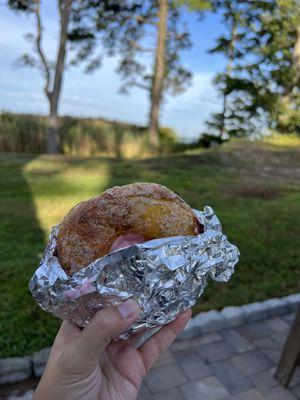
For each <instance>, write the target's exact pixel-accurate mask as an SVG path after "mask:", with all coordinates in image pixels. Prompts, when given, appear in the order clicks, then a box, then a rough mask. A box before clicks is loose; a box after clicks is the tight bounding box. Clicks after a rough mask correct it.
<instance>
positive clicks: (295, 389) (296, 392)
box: [291, 383, 300, 399]
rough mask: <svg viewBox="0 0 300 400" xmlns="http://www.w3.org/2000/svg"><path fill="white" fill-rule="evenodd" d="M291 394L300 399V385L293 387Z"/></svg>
mask: <svg viewBox="0 0 300 400" xmlns="http://www.w3.org/2000/svg"><path fill="white" fill-rule="evenodd" d="M291 392H292V393H294V395H295V396H296V397H297V399H300V383H299V385H296V386H293V387H291Z"/></svg>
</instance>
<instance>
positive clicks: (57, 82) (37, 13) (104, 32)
mask: <svg viewBox="0 0 300 400" xmlns="http://www.w3.org/2000/svg"><path fill="white" fill-rule="evenodd" d="M56 1H57V6H58V15H59V37H58V43H57V52H56V56H55V59H54V60H50V59H49V55H47V54H46V50H45V49H44V47H43V36H44V27H43V22H42V16H41V6H42V2H41V0H8V6H9V7H10V8H11V9H13V10H15V11H17V12H23V13H27V14H30V15H32V16H33V17H34V20H35V27H34V33H30V34H28V35H27V37H28V38H29V39H30V40H31V41H32V42H33V44H34V46H33V52H32V53H31V54H24V55H23V56H22V57H21V64H22V65H23V66H31V67H37V68H39V69H40V71H41V72H42V76H43V79H44V89H43V90H44V93H45V96H46V98H47V100H48V104H49V123H48V134H47V146H46V151H47V153H53V154H54V153H58V152H59V150H60V135H59V116H58V115H59V113H58V111H59V101H60V98H61V93H62V83H63V77H64V73H65V68H66V60H67V53H68V52H69V50H70V47H72V48H73V50H74V51H73V52H72V57H71V62H70V64H73V65H77V64H78V63H81V62H85V63H86V67H87V68H86V69H87V70H88V71H92V70H93V69H94V68H96V67H97V66H99V65H100V62H101V56H103V54H100V55H99V54H97V55H96V56H93V54H94V52H95V50H96V47H97V45H98V43H99V41H100V39H101V40H103V41H105V40H106V38H107V36H108V35H109V34H110V33H109V32H110V31H112V30H113V29H114V28H118V25H120V24H121V25H122V24H123V23H124V18H125V20H126V18H127V17H128V15H129V13H130V11H131V10H133V9H134V7H135V5H134V2H131V3H133V4H131V6H130V7H129V6H128V5H127V4H126V5H125V6H122V5H121V4H120V2H117V1H116V0H102V1H100V0H98V1H97V0H56ZM96 13H101V18H102V25H101V26H97V27H96V24H97V21H96V18H95V15H96ZM120 16H121V17H120ZM96 28H97V29H96ZM102 53H103V52H102Z"/></svg>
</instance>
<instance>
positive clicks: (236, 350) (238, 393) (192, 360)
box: [0, 315, 300, 400]
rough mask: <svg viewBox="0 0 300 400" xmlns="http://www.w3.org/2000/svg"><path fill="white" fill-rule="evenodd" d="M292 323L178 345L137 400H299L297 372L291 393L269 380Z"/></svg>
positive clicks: (17, 391)
mask: <svg viewBox="0 0 300 400" xmlns="http://www.w3.org/2000/svg"><path fill="white" fill-rule="evenodd" d="M292 319H293V315H287V316H285V317H282V318H278V317H276V318H272V319H268V320H265V321H262V322H254V323H250V324H246V325H242V326H240V327H238V328H235V329H229V330H225V331H222V332H216V333H210V334H205V335H202V336H199V337H197V338H195V339H191V340H184V341H176V342H175V343H174V344H173V345H172V346H171V348H170V350H169V351H167V352H166V353H164V354H163V355H162V357H161V359H160V360H159V362H158V363H157V364H156V365H155V366H154V367H153V368H152V370H151V371H150V373H149V375H148V376H147V378H146V379H145V382H144V383H143V386H142V389H141V391H140V394H139V397H138V400H198V399H199V400H229V399H230V400H296V399H298V400H300V368H298V370H296V373H295V375H294V378H293V380H292V382H291V385H290V387H289V390H287V389H283V388H282V387H280V386H279V385H278V384H277V382H276V381H275V380H274V379H273V373H274V370H275V365H276V363H277V361H278V358H279V355H280V351H281V348H282V346H283V343H284V341H285V338H286V336H287V333H288V330H289V327H290V324H291V322H292ZM35 384H36V382H35V381H30V382H27V383H26V385H27V386H26V387H24V385H25V384H24V383H23V384H22V385H23V387H22V385H21V386H20V387H19V388H18V387H16V385H14V386H13V387H9V386H6V387H2V388H1V387H0V398H1V399H10V400H21V399H22V400H25V399H26V400H31V398H32V393H33V389H32V388H33V386H34V385H35ZM1 395H2V397H1Z"/></svg>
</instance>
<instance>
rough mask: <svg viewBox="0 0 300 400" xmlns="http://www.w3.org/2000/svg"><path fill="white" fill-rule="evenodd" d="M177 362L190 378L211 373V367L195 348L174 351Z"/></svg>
mask: <svg viewBox="0 0 300 400" xmlns="http://www.w3.org/2000/svg"><path fill="white" fill-rule="evenodd" d="M174 355H175V359H176V361H177V364H178V365H179V366H180V367H181V369H182V370H183V371H184V372H185V374H186V376H187V377H188V378H189V379H190V380H196V379H200V378H203V377H205V376H208V375H211V367H210V365H208V363H207V362H205V361H204V360H202V359H201V358H200V357H199V354H198V353H196V352H195V350H193V349H189V350H185V351H178V352H176V353H174Z"/></svg>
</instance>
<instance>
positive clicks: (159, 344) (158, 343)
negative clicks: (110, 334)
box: [139, 310, 191, 371]
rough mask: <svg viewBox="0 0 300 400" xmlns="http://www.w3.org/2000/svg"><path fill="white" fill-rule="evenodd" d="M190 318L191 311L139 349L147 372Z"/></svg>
mask: <svg viewBox="0 0 300 400" xmlns="http://www.w3.org/2000/svg"><path fill="white" fill-rule="evenodd" d="M190 318H191V310H187V311H185V312H184V313H183V314H181V315H180V316H179V317H177V318H176V319H175V320H174V321H173V322H171V323H170V324H168V325H166V326H164V327H163V328H162V329H161V330H160V331H159V332H158V333H156V334H155V335H154V336H152V337H151V338H150V339H149V340H147V342H146V343H144V344H143V345H142V346H141V347H140V348H139V352H140V354H141V357H142V359H143V362H144V365H145V368H146V371H149V369H150V368H151V367H152V365H153V364H154V363H155V361H157V360H158V358H159V357H160V355H161V353H162V352H164V351H165V350H166V349H167V348H168V347H169V346H170V344H171V343H172V342H173V340H174V339H175V338H176V336H177V335H178V334H179V333H180V332H181V331H182V329H183V328H184V327H185V325H186V324H187V323H188V321H189V319H190Z"/></svg>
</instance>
